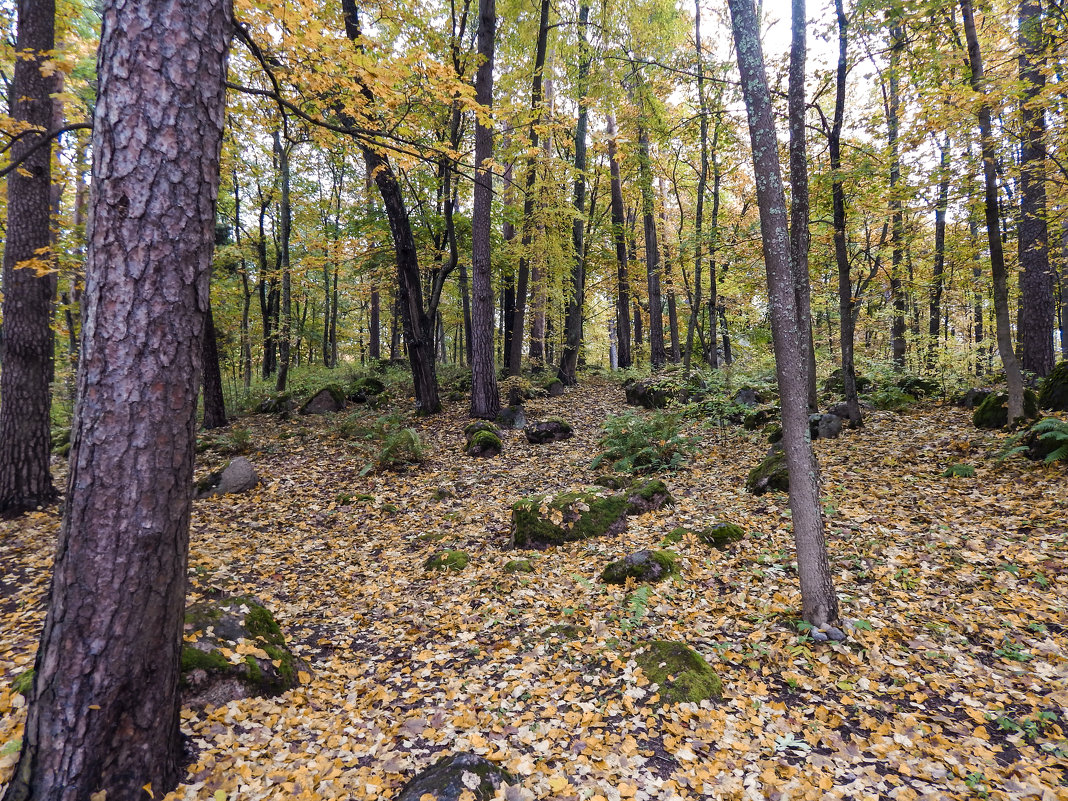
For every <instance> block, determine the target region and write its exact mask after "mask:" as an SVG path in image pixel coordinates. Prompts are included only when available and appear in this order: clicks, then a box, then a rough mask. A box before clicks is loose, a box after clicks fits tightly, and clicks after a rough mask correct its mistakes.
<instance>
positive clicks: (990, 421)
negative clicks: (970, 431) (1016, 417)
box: [972, 389, 1038, 428]
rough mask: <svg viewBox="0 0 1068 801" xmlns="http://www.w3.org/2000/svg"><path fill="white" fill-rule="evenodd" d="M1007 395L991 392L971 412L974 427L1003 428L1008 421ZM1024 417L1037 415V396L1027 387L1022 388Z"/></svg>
mask: <svg viewBox="0 0 1068 801" xmlns="http://www.w3.org/2000/svg"><path fill="white" fill-rule="evenodd" d="M1008 401H1009V396H1008V393H1006V392H991V393H990V394H989V395H987V397H986V399H985V400H983V402H982V403H980V404H979V405H978V406H976V407H975V411H974V412H973V413H972V422H973V423H974V424H975V427H976V428H1004V427H1005V426H1006V425H1008V422H1009V408H1008ZM1023 411H1024V417H1026V418H1029V419H1030V418H1034V417H1038V398H1037V397H1036V396H1035V393H1034V392H1032V391H1031V390H1029V389H1025V390H1024V404H1023Z"/></svg>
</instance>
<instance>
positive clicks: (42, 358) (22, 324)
mask: <svg viewBox="0 0 1068 801" xmlns="http://www.w3.org/2000/svg"><path fill="white" fill-rule="evenodd" d="M54 22H55V2H54V0H19V3H18V39H17V42H16V49H17V50H18V51H19V52H20V53H25V54H27V56H28V57H26V58H18V59H16V60H15V65H14V77H13V80H12V83H11V109H10V111H11V117H12V119H13V120H14V121H16V122H19V123H25V124H28V125H33V126H37V127H39V128H40V129H41V130H45V131H46V130H48V129H49V128H51V126H52V124H53V116H54V114H53V102H52V99H51V93H52V92H55V91H56V90H57V89H58V88H59V85H58V82H57V81H56V80H55V79H54V78H49V77H45V76H44V75H43V74H42V72H41V63H42V62H43V61H45V60H46V59H49V58H51V57H52V53H51V51H52V49H53V47H54V43H55V30H54ZM39 141H40V137H39V136H38V135H37V134H26V135H24V136H23V137H22V138H21V139H18V140H17V141H15V142H14V143H13V144H12V145H11V158H12V161H18V160H19V159H22V158H25V160H24V161H23V162H22V163H21V164H20V165H19V168H18V169H17V170H14V171H13V172H12V173H11V174H10V175H9V176H8V179H7V182H8V183H7V230H6V232H5V241H4V267H3V285H2V286H3V295H4V300H3V313H2V319H3V336H0V365H3V370H0V514H18V513H20V512H24V511H29V510H32V509H36V508H37V507H38V506H43V505H47V504H49V503H51V502H52V500H53V499H55V497H56V490H55V486H54V485H53V484H52V474H51V472H50V470H49V459H50V458H51V451H52V447H51V446H52V441H51V437H50V425H51V421H50V417H49V412H50V408H51V405H52V392H51V388H50V384H51V381H52V367H53V366H52V358H53V337H52V300H53V298H54V296H55V293H56V274H55V272H53V265H52V264H51V256H50V255H49V256H41V255H40V253H41V252H45V253H49V252H50V251H48V250H42V249H48V248H49V247H50V245H51V236H50V227H51V226H50V221H51V213H52V202H51V191H52V167H51V165H52V147H51V145H46V146H44V147H42V148H40V149H39V150H37V151H36V152H35V153H33V154H32V155H29V156H27V153H28V152H29V151H30V149H31V148H33V147H34V146H36V145H37V144H39ZM20 265H24V266H20ZM37 267H40V268H41V270H38V269H36V268H37Z"/></svg>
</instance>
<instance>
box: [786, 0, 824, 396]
mask: <svg viewBox="0 0 1068 801" xmlns="http://www.w3.org/2000/svg"><path fill="white" fill-rule="evenodd" d="M791 8H792V15H791V20H792V21H791V25H790V30H791V33H792V41H791V44H790V79H789V88H788V91H787V94H788V106H789V111H788V115H787V116H788V118H789V128H790V270H791V272H792V273H793V277H794V294H796V295H797V311H798V314H799V315H801V316H800V318H799V319H800V320H801V324H802V332H801V333H802V335H803V336H804V338H805V341H804V343H803V344H804V348H805V354H806V355H805V375H804V380H805V386H806V387H808V409H809V411H810V412H815V411H816V409H817V405H818V401H817V399H816V348H815V342H814V341H813V336H812V314H811V312H810V311H809V309H810V307H811V302H810V297H811V294H812V293H811V290H810V288H809V276H808V248H809V239H810V235H809V230H808V162H807V160H806V155H805V150H806V148H805V60H806V55H807V53H806V43H805V24H806V22H805V0H792V4H791Z"/></svg>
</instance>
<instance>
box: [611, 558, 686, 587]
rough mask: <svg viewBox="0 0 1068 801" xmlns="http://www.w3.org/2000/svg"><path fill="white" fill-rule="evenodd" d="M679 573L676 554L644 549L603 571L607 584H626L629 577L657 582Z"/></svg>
mask: <svg viewBox="0 0 1068 801" xmlns="http://www.w3.org/2000/svg"><path fill="white" fill-rule="evenodd" d="M676 573H678V568H677V567H676V566H675V555H674V554H673V553H671V552H670V551H650V550H643V551H638V552H637V553H632V554H630V555H629V556H624V557H623V558H622V559H620V560H618V561H616V562H612V563H611V564H609V565H608V566H607V567H606V568H605V569H604V570H603V571H602V572H601V581H603V582H604V583H605V584H625V583H626V581H627V579H628V578H633V579H634V580H635V581H641V582H649V583H653V582H657V581H661V580H663V579H665V578H667V577H668V576H671V575H675V574H676Z"/></svg>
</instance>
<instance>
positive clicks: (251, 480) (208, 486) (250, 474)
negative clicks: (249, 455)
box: [193, 456, 260, 500]
mask: <svg viewBox="0 0 1068 801" xmlns="http://www.w3.org/2000/svg"><path fill="white" fill-rule="evenodd" d="M259 483H260V477H259V475H257V473H256V468H254V467H253V466H252V462H250V461H249V460H248V459H246V458H245V457H244V456H238V457H237V458H236V459H234V460H233V461H232V462H230V464H228V465H227V466H226V467H225V468H224V469H223V470H219V471H216V472H214V473H212V474H211V475H209V476H208V477H207V478H205V479H202V480H201V481H199V482H197V486H196V489H195V491H194V493H193V497H194V498H196V499H197V500H199V499H201V498H209V497H211V496H212V495H230V494H233V493H238V492H248V491H249V490H250V489H252V488H253V487H255V486H256V485H257V484H259Z"/></svg>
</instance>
